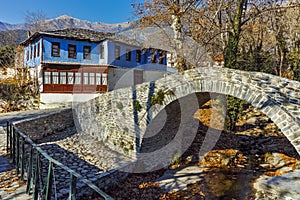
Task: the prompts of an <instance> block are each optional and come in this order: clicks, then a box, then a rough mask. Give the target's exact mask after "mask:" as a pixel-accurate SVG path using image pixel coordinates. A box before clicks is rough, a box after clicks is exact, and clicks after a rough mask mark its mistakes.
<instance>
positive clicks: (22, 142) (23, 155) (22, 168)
mask: <svg viewBox="0 0 300 200" xmlns="http://www.w3.org/2000/svg"><path fill="white" fill-rule="evenodd" d="M21 151H22V159H21V179H22V181H24V168H25V138H23V137H22V140H21Z"/></svg>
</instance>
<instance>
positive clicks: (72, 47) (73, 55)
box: [68, 44, 76, 58]
mask: <svg viewBox="0 0 300 200" xmlns="http://www.w3.org/2000/svg"><path fill="white" fill-rule="evenodd" d="M68 58H76V45H73V44H69V45H68Z"/></svg>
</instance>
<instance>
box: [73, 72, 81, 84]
mask: <svg viewBox="0 0 300 200" xmlns="http://www.w3.org/2000/svg"><path fill="white" fill-rule="evenodd" d="M74 83H75V84H77V85H78V84H80V83H81V73H80V72H75V80H74Z"/></svg>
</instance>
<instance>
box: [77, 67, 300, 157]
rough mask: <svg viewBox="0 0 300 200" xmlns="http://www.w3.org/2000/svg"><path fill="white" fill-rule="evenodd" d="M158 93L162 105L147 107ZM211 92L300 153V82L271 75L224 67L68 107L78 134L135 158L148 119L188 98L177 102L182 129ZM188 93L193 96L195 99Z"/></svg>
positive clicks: (113, 92) (148, 124)
mask: <svg viewBox="0 0 300 200" xmlns="http://www.w3.org/2000/svg"><path fill="white" fill-rule="evenodd" d="M159 91H160V92H161V93H162V94H163V95H162V96H163V101H162V102H160V103H161V105H160V104H155V105H153V106H151V99H153V97H152V96H153V95H154V96H155V97H158V96H159V95H157V94H158V93H159ZM216 93H217V94H226V95H231V96H234V97H237V98H239V99H242V100H245V101H247V102H248V103H250V104H251V105H253V106H254V107H256V108H257V109H259V110H261V111H262V112H263V113H264V114H266V115H267V116H268V117H269V118H270V119H271V120H272V121H273V122H274V123H275V124H276V125H277V126H278V127H279V128H280V129H281V130H282V132H283V133H284V135H285V136H286V137H287V138H288V140H289V141H290V142H291V144H292V145H293V146H294V148H295V149H296V151H297V152H298V154H300V83H299V82H296V81H292V80H289V79H285V78H281V77H277V76H273V75H270V74H264V73H260V72H246V71H239V70H233V69H227V68H207V67H202V68H196V69H192V70H189V71H186V72H185V73H184V74H177V75H170V76H166V77H164V78H162V79H160V80H157V81H155V82H152V83H143V84H140V85H136V86H132V87H129V88H123V89H118V90H114V91H112V92H109V93H105V94H103V95H101V96H100V97H97V98H96V99H93V100H91V101H89V102H86V103H84V104H77V105H74V106H73V108H74V110H75V111H76V112H74V113H76V117H77V127H79V128H80V129H81V131H83V132H86V133H88V134H90V135H92V136H93V137H94V138H96V139H97V140H98V141H100V142H103V143H105V144H107V145H109V147H111V148H113V149H115V150H117V151H119V152H121V153H124V154H129V155H136V154H137V153H138V152H140V145H141V143H142V142H143V139H144V138H143V137H144V135H145V132H146V131H147V130H148V129H149V127H150V126H151V124H152V123H151V122H152V120H153V119H155V118H156V117H157V116H159V115H160V113H167V112H163V110H166V109H167V107H168V106H169V105H171V104H172V102H175V101H178V100H180V99H182V98H186V97H188V98H186V99H185V100H184V101H181V102H182V103H180V102H179V104H180V107H181V108H180V109H181V115H182V117H181V120H182V121H181V122H180V123H181V124H182V127H183V128H184V127H185V126H188V125H187V124H185V122H184V120H183V119H185V118H186V117H188V116H190V115H191V114H193V113H194V112H195V111H196V110H197V109H198V108H199V107H201V105H203V104H204V103H205V102H206V101H208V100H209V99H210V96H211V94H216ZM193 94H197V95H196V97H197V98H194V97H195V95H194V96H193ZM195 99H197V100H196V101H194V100H195ZM193 101H194V103H193ZM195 102H196V104H195ZM193 104H195V105H196V106H193ZM159 123H161V124H162V125H161V126H158V127H159V128H160V129H162V128H163V126H164V125H163V123H164V120H161V121H159V122H158V125H159ZM148 126H149V127H148ZM147 127H148V129H147ZM178 129H180V127H179V128H178ZM152 131H153V130H152ZM156 131H157V130H156ZM154 134H155V131H154ZM185 134H186V133H185ZM186 135H187V134H186ZM156 156H160V155H156Z"/></svg>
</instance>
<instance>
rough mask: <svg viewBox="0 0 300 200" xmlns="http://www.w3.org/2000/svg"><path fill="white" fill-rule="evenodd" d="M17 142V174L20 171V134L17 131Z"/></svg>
mask: <svg viewBox="0 0 300 200" xmlns="http://www.w3.org/2000/svg"><path fill="white" fill-rule="evenodd" d="M16 142H17V154H16V159H17V160H16V161H17V162H16V163H17V174H18V175H19V173H20V168H19V167H20V134H19V132H17V131H16Z"/></svg>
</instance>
